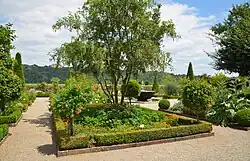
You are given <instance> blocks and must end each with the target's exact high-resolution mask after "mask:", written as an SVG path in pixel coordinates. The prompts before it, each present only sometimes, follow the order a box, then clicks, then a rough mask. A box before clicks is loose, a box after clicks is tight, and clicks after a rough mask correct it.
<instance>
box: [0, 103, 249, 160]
mask: <svg viewBox="0 0 250 161" xmlns="http://www.w3.org/2000/svg"><path fill="white" fill-rule="evenodd" d="M47 106H48V99H47V98H38V99H37V100H36V101H35V102H34V104H33V105H32V106H31V107H30V108H29V109H28V111H27V112H26V113H24V114H23V119H22V120H21V121H20V122H19V124H18V125H17V126H16V127H13V128H10V131H9V132H10V133H11V136H9V137H8V139H7V140H6V141H5V142H4V143H3V144H2V145H1V146H0V161H17V160H18V161H69V160H70V161H80V160H84V161H250V131H248V132H246V131H240V130H234V129H230V128H222V127H214V131H215V136H214V137H209V138H200V139H196V140H186V141H179V142H174V143H166V144H159V145H151V146H145V147H137V148H130V149H123V150H117V151H108V152H99V153H90V154H82V155H75V156H66V157H60V158H57V157H56V156H55V144H53V141H52V137H51V117H50V116H51V113H50V112H49V111H48V107H47Z"/></svg>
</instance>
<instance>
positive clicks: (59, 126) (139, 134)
mask: <svg viewBox="0 0 250 161" xmlns="http://www.w3.org/2000/svg"><path fill="white" fill-rule="evenodd" d="M53 115H54V124H55V128H56V139H57V144H58V147H59V150H70V149H78V148H87V147H94V146H108V145H117V144H125V143H136V142H142V141H149V140H159V139H167V138H173V137H181V136H187V135H194V134H199V133H206V132H211V131H212V124H211V123H208V122H203V121H201V122H200V123H199V124H192V123H193V122H195V121H194V119H191V118H187V117H182V116H180V117H179V121H180V122H182V123H185V124H189V125H180V126H174V127H170V128H154V129H145V130H136V131H128V132H125V133H124V132H117V133H104V134H93V135H90V136H87V135H85V134H79V135H76V136H68V135H67V131H66V130H65V126H64V123H63V121H62V120H61V118H60V117H59V116H57V115H56V114H55V112H54V111H53Z"/></svg>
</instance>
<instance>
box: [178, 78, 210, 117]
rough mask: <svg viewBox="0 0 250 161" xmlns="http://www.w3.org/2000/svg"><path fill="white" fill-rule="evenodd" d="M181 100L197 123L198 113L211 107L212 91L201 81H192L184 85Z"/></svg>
mask: <svg viewBox="0 0 250 161" xmlns="http://www.w3.org/2000/svg"><path fill="white" fill-rule="evenodd" d="M182 98H183V100H182V102H183V105H184V106H185V107H187V108H188V109H190V110H192V111H193V112H195V113H196V115H197V121H199V113H201V112H204V111H206V110H207V109H209V107H211V106H212V105H213V99H214V89H213V87H212V85H210V84H209V83H208V82H207V81H205V80H203V79H196V80H192V81H189V82H188V83H187V84H186V85H185V87H184V90H183V95H182Z"/></svg>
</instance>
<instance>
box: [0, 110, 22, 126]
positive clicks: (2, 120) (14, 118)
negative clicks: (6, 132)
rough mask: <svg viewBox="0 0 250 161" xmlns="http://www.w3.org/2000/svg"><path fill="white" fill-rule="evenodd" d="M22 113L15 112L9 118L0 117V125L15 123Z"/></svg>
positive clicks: (19, 111)
mask: <svg viewBox="0 0 250 161" xmlns="http://www.w3.org/2000/svg"><path fill="white" fill-rule="evenodd" d="M21 115H22V112H21V110H19V109H18V110H16V111H14V112H13V113H12V114H10V115H9V116H0V124H9V123H16V122H17V121H18V119H19V118H20V117H21Z"/></svg>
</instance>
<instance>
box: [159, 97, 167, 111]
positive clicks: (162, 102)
mask: <svg viewBox="0 0 250 161" xmlns="http://www.w3.org/2000/svg"><path fill="white" fill-rule="evenodd" d="M158 106H159V108H160V109H169V107H170V102H169V101H168V100H166V99H163V100H160V102H159V104H158Z"/></svg>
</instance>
